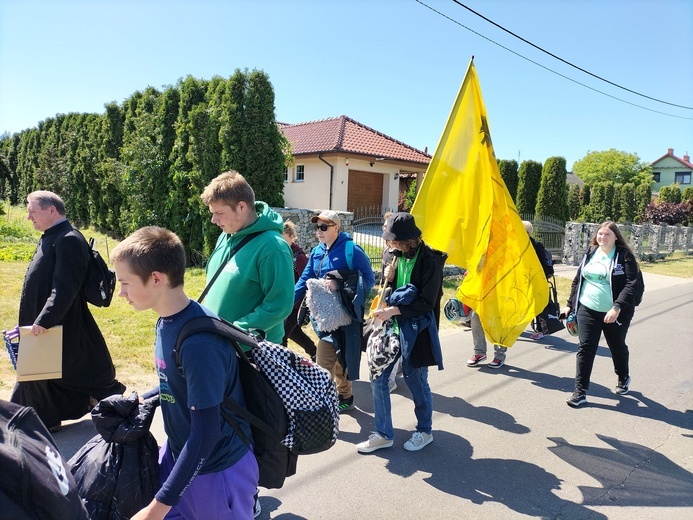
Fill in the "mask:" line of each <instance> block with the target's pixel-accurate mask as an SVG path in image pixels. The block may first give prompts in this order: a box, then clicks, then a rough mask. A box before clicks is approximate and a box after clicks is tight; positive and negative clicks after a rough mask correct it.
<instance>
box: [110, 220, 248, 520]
mask: <svg viewBox="0 0 693 520" xmlns="http://www.w3.org/2000/svg"><path fill="white" fill-rule="evenodd" d="M111 260H112V262H113V263H114V266H115V271H116V276H117V279H118V281H119V282H120V292H119V296H121V297H123V298H125V299H126V300H127V301H128V303H129V304H130V305H132V307H133V308H134V309H135V310H138V311H142V310H147V309H152V310H153V311H154V312H156V313H157V315H158V316H159V319H158V321H157V324H156V341H155V347H154V357H155V363H156V369H157V373H158V375H159V386H158V388H155V389H154V390H152V391H150V392H147V393H146V394H145V395H143V396H142V397H143V398H144V399H147V398H149V397H151V396H152V395H155V394H156V393H159V396H160V401H161V411H162V415H163V420H164V430H165V432H166V435H167V437H168V440H167V442H166V444H165V446H164V447H162V449H161V452H160V456H159V465H160V482H161V489H160V490H159V492H158V493H157V494H156V497H155V499H154V500H153V501H152V502H151V503H150V504H149V505H148V506H147V507H145V508H144V509H142V510H141V511H140V512H139V513H137V514H136V515H135V516H134V517H133V520H141V519H161V518H164V517H167V518H185V519H226V518H228V519H231V518H252V517H253V505H254V498H253V496H254V495H255V493H256V489H257V484H258V465H257V460H256V459H255V456H254V455H253V452H252V451H251V450H250V449H248V447H247V446H246V444H245V443H244V442H243V440H242V439H241V437H240V436H239V435H237V434H236V433H235V432H234V430H233V429H232V427H231V426H230V425H229V424H228V422H226V421H225V420H224V419H223V418H222V416H221V403H222V402H223V401H224V399H225V398H230V399H232V400H234V401H235V402H237V403H240V404H241V405H244V399H243V392H242V388H241V383H240V380H239V377H238V361H237V357H236V353H235V351H234V350H233V349H231V348H229V346H228V344H227V342H226V341H225V340H224V339H223V338H221V337H219V336H218V335H216V334H212V333H208V332H200V333H197V334H193V335H191V336H190V337H188V338H186V340H185V341H184V342H183V343H182V345H181V346H180V349H179V351H178V352H175V348H174V347H175V345H176V339H177V337H178V333H179V331H180V330H181V328H182V327H183V326H184V325H185V324H186V323H187V322H188V321H190V320H191V319H193V318H196V317H200V316H214V314H213V313H212V312H211V311H209V310H208V309H206V308H205V307H203V306H202V305H200V304H199V303H197V302H195V301H193V300H191V299H190V298H188V296H186V294H185V291H184V288H183V279H184V276H185V251H184V249H183V244H182V243H181V241H180V239H179V238H178V237H177V236H176V235H175V234H174V233H173V232H171V231H169V230H167V229H163V228H160V227H155V226H150V227H144V228H142V229H139V230H138V231H136V232H135V233H133V234H132V235H130V236H129V237H128V238H126V239H125V240H123V241H122V242H121V243H120V244H118V246H117V247H116V248H115V249H114V250H113V253H112V255H111ZM176 356H178V359H179V361H180V367H181V368H180V370H179V369H178V368H177V366H176ZM234 418H235V420H236V422H237V424H238V425H239V427H240V429H241V432H242V433H243V434H244V435H245V437H246V438H251V437H250V436H251V431H250V426H249V424H248V422H247V421H246V420H245V419H243V418H242V417H240V416H236V415H234Z"/></svg>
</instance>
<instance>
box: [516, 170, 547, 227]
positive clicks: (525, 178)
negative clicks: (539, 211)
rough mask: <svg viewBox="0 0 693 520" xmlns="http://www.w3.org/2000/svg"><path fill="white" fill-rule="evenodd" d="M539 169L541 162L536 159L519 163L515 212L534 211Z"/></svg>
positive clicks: (525, 212)
mask: <svg viewBox="0 0 693 520" xmlns="http://www.w3.org/2000/svg"><path fill="white" fill-rule="evenodd" d="M541 169H542V166H541V163H540V162H536V161H523V162H522V164H521V165H520V171H519V174H518V186H517V196H516V198H515V205H516V206H517V212H518V213H520V215H522V214H528V213H533V212H534V208H535V207H536V205H537V194H538V193H539V186H540V185H541Z"/></svg>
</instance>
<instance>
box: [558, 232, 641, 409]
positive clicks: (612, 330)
mask: <svg viewBox="0 0 693 520" xmlns="http://www.w3.org/2000/svg"><path fill="white" fill-rule="evenodd" d="M638 269H639V268H638V262H637V260H636V259H635V254H634V253H633V251H632V250H631V249H630V247H629V246H628V243H627V242H626V241H625V240H624V238H623V235H622V234H621V231H620V230H619V229H618V226H617V225H616V223H615V222H612V221H606V222H604V223H602V224H601V225H600V226H599V227H598V228H597V232H596V233H595V235H594V236H593V237H592V240H591V241H590V246H589V248H588V249H587V252H586V253H585V256H584V258H583V259H582V262H581V263H580V267H578V271H577V273H576V275H575V278H574V279H573V284H572V287H571V290H570V297H569V298H568V306H567V307H566V308H565V309H564V310H563V312H564V313H565V314H566V315H568V314H569V313H572V312H574V313H575V314H576V316H577V324H578V339H579V345H578V351H577V356H576V374H575V391H574V392H573V395H571V396H570V397H569V398H568V400H567V401H566V402H567V403H568V406H571V407H573V408H577V407H579V406H582V405H583V404H585V403H587V391H588V390H589V387H590V376H591V375H592V367H593V365H594V358H595V356H596V355H597V348H598V347H599V339H600V338H601V335H602V332H603V333H604V338H605V339H606V343H607V345H608V346H609V350H610V351H611V359H612V361H613V363H614V371H615V372H616V376H617V378H618V379H617V381H616V388H615V389H614V392H615V393H616V394H619V395H623V394H627V393H628V390H629V386H630V370H629V365H628V362H629V352H628V345H626V334H627V333H628V327H629V326H630V322H631V320H632V319H633V315H634V313H635V306H634V298H635V293H636V285H637V277H638Z"/></svg>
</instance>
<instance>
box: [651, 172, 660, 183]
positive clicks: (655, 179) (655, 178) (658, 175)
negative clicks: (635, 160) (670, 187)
mask: <svg viewBox="0 0 693 520" xmlns="http://www.w3.org/2000/svg"><path fill="white" fill-rule="evenodd" d="M661 176H662V174H661V173H659V172H652V177H654V181H655V182H659V179H660V177H661Z"/></svg>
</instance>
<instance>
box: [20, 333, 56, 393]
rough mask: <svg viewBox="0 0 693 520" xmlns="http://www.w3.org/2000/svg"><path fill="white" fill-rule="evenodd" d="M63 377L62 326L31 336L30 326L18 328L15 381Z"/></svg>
mask: <svg viewBox="0 0 693 520" xmlns="http://www.w3.org/2000/svg"><path fill="white" fill-rule="evenodd" d="M62 377H63V326H62V325H56V326H55V327H51V328H50V329H47V330H46V332H44V333H43V334H38V335H36V336H35V335H33V334H32V333H31V326H27V327H19V354H18V355H17V381H38V380H39V379H61V378H62Z"/></svg>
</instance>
